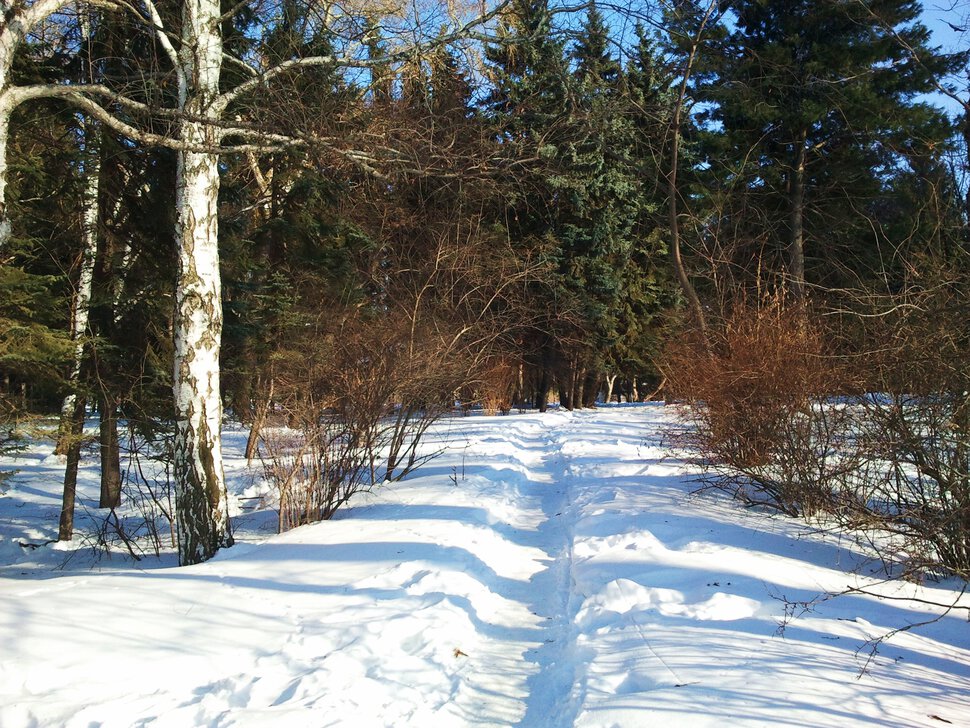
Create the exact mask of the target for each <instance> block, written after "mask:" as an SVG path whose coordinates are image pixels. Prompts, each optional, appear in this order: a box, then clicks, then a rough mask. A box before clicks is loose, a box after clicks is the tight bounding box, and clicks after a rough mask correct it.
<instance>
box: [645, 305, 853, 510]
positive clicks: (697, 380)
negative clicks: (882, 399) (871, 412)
mask: <svg viewBox="0 0 970 728" xmlns="http://www.w3.org/2000/svg"><path fill="white" fill-rule="evenodd" d="M663 369H664V373H665V375H666V376H667V379H668V386H669V387H670V390H671V392H672V393H673V395H674V397H675V398H678V399H683V400H685V401H686V402H687V403H688V404H690V405H691V410H690V411H691V418H692V423H691V425H692V427H691V429H690V431H689V435H688V437H689V439H690V444H691V446H692V447H694V448H695V449H696V450H697V452H698V453H699V454H700V458H701V460H702V462H703V464H704V465H705V467H706V468H707V472H708V482H710V483H712V484H714V485H717V486H719V487H725V488H729V489H731V490H732V491H733V492H735V493H736V494H737V495H738V496H739V497H741V498H743V499H744V500H746V501H748V502H751V503H758V504H764V505H769V506H772V507H775V508H778V509H780V510H782V511H784V512H785V513H789V514H792V515H798V514H805V515H809V514H814V513H817V512H819V511H822V510H829V509H832V508H835V507H836V506H837V504H838V503H839V502H841V501H842V500H844V499H845V498H846V497H847V496H846V493H848V492H849V490H848V489H847V487H846V482H845V481H846V479H847V478H848V477H849V476H850V474H851V473H852V472H853V470H854V468H855V466H856V462H857V456H856V453H855V449H856V448H855V438H854V437H853V434H852V424H851V416H850V414H849V412H848V409H847V408H844V407H832V406H827V400H828V399H829V398H830V397H831V395H833V394H835V393H839V392H844V391H846V389H848V388H849V386H848V382H847V381H846V373H845V370H844V369H843V368H842V367H840V366H838V365H837V364H836V360H835V359H834V358H832V357H830V356H829V355H828V353H827V351H826V347H825V334H824V332H823V330H822V329H821V327H820V326H819V325H818V324H817V323H816V322H814V321H813V320H812V318H811V316H810V314H809V313H808V312H807V311H806V310H805V309H804V308H802V307H800V306H799V307H786V305H785V302H784V299H783V298H781V297H778V298H773V299H771V300H769V301H767V302H765V303H763V304H761V305H750V304H747V303H745V302H741V303H739V304H737V305H736V306H734V308H733V311H732V313H731V315H730V316H729V318H728V319H727V320H726V321H725V322H724V323H723V325H722V326H721V327H720V328H719V329H718V330H717V331H716V332H712V333H711V334H710V340H709V341H707V342H705V341H699V340H697V339H691V338H683V339H681V340H680V341H678V342H676V343H675V344H673V345H672V346H670V347H669V348H668V350H667V353H666V358H665V362H664V364H663Z"/></svg>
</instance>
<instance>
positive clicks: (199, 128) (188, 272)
mask: <svg viewBox="0 0 970 728" xmlns="http://www.w3.org/2000/svg"><path fill="white" fill-rule="evenodd" d="M218 20H219V1H218V0H185V1H184V5H183V14H182V47H181V51H180V54H179V63H180V73H179V106H180V108H181V110H183V111H185V112H186V113H187V114H188V116H189V117H190V118H191V119H211V120H217V119H218V112H216V111H214V110H213V107H212V103H213V101H214V100H215V99H216V98H217V96H218V93H219V75H220V70H221V68H220V66H221V61H222V38H221V36H220V29H219V23H218ZM180 128H181V139H180V141H182V142H187V143H188V144H190V145H192V146H193V147H196V148H197V146H198V145H211V148H213V149H214V148H215V147H216V145H217V144H218V136H217V132H216V127H215V125H211V124H206V123H204V122H200V121H190V120H186V121H184V122H183V123H182V125H181V127H180ZM218 159H219V158H218V154H217V153H215V152H194V151H191V152H190V151H182V152H179V156H178V171H177V178H178V181H177V185H178V187H177V190H176V206H177V208H178V230H177V244H178V282H177V288H176V301H175V373H174V394H175V408H176V419H177V422H176V427H177V430H176V444H175V462H174V470H175V487H176V514H177V522H178V532H179V561H180V562H181V563H182V564H195V563H199V562H201V561H205V560H207V559H209V558H211V557H212V556H213V555H214V554H215V552H216V551H218V549H219V548H221V547H223V546H228V545H230V544H231V543H232V537H231V535H230V533H229V521H228V510H227V504H226V489H225V476H224V474H223V469H222V440H221V428H222V401H221V398H220V393H219V349H220V344H221V338H222V298H221V295H222V294H221V283H220V279H219V250H218V237H219V236H218V234H219V229H218V210H217V206H218V197H219V167H218Z"/></svg>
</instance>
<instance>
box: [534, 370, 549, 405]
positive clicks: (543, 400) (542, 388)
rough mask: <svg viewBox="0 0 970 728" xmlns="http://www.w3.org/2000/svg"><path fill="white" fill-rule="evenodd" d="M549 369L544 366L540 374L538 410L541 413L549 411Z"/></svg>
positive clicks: (537, 389) (537, 393)
mask: <svg viewBox="0 0 970 728" xmlns="http://www.w3.org/2000/svg"><path fill="white" fill-rule="evenodd" d="M549 386H550V385H549V368H548V367H547V366H545V365H543V367H542V369H541V370H540V372H539V384H538V386H537V387H536V408H537V409H538V410H539V411H540V412H545V411H546V410H547V409H549Z"/></svg>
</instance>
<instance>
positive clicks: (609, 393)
mask: <svg viewBox="0 0 970 728" xmlns="http://www.w3.org/2000/svg"><path fill="white" fill-rule="evenodd" d="M616 377H617V375H616V374H607V375H606V403H607V404H609V403H610V402H612V401H613V386H614V385H615V384H616Z"/></svg>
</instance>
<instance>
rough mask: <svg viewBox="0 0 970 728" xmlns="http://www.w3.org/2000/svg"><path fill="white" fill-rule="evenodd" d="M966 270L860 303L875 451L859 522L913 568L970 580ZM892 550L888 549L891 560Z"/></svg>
mask: <svg viewBox="0 0 970 728" xmlns="http://www.w3.org/2000/svg"><path fill="white" fill-rule="evenodd" d="M968 287H970V286H968V280H967V275H966V273H964V274H962V275H961V274H959V273H956V272H954V271H952V270H950V271H946V270H944V271H937V272H936V274H935V275H934V276H933V278H932V279H930V280H927V279H925V278H924V280H922V281H920V282H919V284H918V285H917V284H911V285H909V286H907V287H906V288H905V289H904V290H902V291H900V292H898V293H895V294H894V295H892V296H884V297H867V298H865V299H863V300H860V301H858V302H857V304H858V307H859V309H860V312H861V313H864V314H865V315H864V316H859V317H858V320H859V321H860V322H861V325H860V333H859V338H860V339H861V340H862V341H864V342H867V343H868V345H869V346H868V347H867V349H865V350H864V353H865V355H864V356H863V357H860V359H861V360H862V361H864V362H865V364H864V366H865V374H866V376H867V378H868V381H869V387H870V388H871V389H872V390H873V391H874V392H875V394H873V395H872V396H869V397H867V398H865V399H864V400H863V402H862V404H863V409H864V417H863V420H862V423H861V429H862V432H863V435H864V439H865V441H866V443H867V447H868V451H869V452H868V463H867V466H868V467H867V468H866V473H865V479H864V480H865V494H864V495H865V497H864V498H862V499H860V507H859V508H858V510H857V511H856V513H855V514H854V519H855V521H856V522H858V523H863V524H865V525H866V526H867V527H868V528H870V529H873V530H878V531H881V532H884V533H889V534H892V535H893V537H894V538H892V539H890V541H889V546H888V547H887V551H892V552H899V553H904V554H905V555H906V561H907V565H908V567H909V568H910V569H912V570H913V571H919V572H925V571H934V570H940V569H942V570H945V571H949V572H952V573H956V574H959V575H961V576H963V577H964V578H968V577H970V367H968V364H967V363H968V362H970V319H968V304H967V301H968V295H967V291H968ZM890 555H891V554H889V553H887V557H888V556H890Z"/></svg>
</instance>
